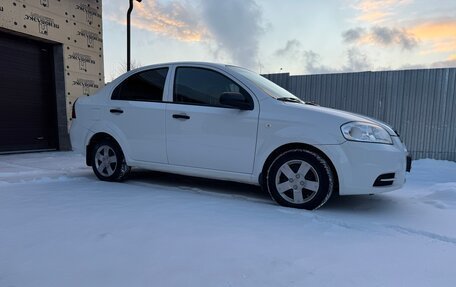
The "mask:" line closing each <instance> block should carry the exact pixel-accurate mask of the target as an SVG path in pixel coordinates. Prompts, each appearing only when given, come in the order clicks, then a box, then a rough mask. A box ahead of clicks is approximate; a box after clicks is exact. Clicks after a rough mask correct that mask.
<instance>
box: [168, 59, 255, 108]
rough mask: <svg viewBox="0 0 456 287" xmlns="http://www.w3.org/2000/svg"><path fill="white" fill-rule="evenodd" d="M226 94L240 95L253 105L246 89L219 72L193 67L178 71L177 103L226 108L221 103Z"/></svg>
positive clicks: (176, 84) (175, 88) (175, 87)
mask: <svg viewBox="0 0 456 287" xmlns="http://www.w3.org/2000/svg"><path fill="white" fill-rule="evenodd" d="M225 93H240V94H242V95H244V97H245V100H246V101H247V102H248V103H252V98H251V97H250V95H249V94H248V93H247V91H246V90H245V89H243V88H242V87H241V86H239V85H238V84H236V83H235V82H234V81H233V80H231V79H229V78H228V77H226V76H224V75H222V74H220V73H218V72H215V71H213V70H209V69H204V68H191V67H181V68H177V69H176V77H175V80H174V102H175V103H183V104H196V105H204V106H215V107H225V106H224V105H222V104H221V103H220V97H221V96H222V95H223V94H225Z"/></svg>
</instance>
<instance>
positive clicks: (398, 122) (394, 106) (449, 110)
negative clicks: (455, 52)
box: [264, 68, 456, 161]
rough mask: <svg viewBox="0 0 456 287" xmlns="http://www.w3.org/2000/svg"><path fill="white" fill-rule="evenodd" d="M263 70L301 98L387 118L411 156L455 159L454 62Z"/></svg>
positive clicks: (384, 119)
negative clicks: (336, 70) (296, 72)
mask: <svg viewBox="0 0 456 287" xmlns="http://www.w3.org/2000/svg"><path fill="white" fill-rule="evenodd" d="M264 76H265V77H266V78H268V79H270V80H271V81H273V82H275V83H277V84H278V85H280V86H282V87H283V88H285V89H287V90H288V91H290V92H291V93H293V94H294V95H296V96H298V97H299V98H301V99H303V100H305V101H313V102H316V103H318V104H320V105H321V106H325V107H331V108H336V109H341V110H346V111H350V112H355V113H359V114H363V115H368V116H371V117H374V118H377V119H380V120H382V121H384V122H386V123H389V124H390V125H391V126H393V127H394V128H395V129H396V130H397V131H399V133H400V135H401V138H402V140H403V141H404V142H405V144H406V145H407V148H408V150H409V151H410V152H411V154H412V155H413V157H414V158H415V159H419V158H434V159H446V160H452V161H456V68H448V69H424V70H406V71H385V72H361V73H343V74H325V75H301V76H290V75H289V74H288V73H280V74H268V75H264Z"/></svg>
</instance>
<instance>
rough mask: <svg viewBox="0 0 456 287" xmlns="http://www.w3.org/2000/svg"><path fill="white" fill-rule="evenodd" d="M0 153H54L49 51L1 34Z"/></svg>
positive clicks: (18, 38) (50, 59) (26, 40)
mask: <svg viewBox="0 0 456 287" xmlns="http://www.w3.org/2000/svg"><path fill="white" fill-rule="evenodd" d="M0 67H1V69H0V153H4V152H12V151H27V150H43V149H55V148H56V146H57V141H56V132H57V128H56V116H55V114H56V113H55V110H56V109H55V93H54V87H53V69H52V67H53V65H52V47H51V46H50V45H48V44H43V43H40V42H36V41H33V40H28V39H23V38H21V37H18V36H12V35H8V34H5V33H0Z"/></svg>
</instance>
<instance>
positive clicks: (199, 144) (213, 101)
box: [165, 67, 259, 174]
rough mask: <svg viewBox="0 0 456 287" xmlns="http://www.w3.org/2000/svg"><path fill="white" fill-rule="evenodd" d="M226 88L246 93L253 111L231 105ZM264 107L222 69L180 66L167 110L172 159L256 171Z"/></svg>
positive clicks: (198, 165)
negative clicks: (225, 98) (223, 100)
mask: <svg viewBox="0 0 456 287" xmlns="http://www.w3.org/2000/svg"><path fill="white" fill-rule="evenodd" d="M223 93H242V94H244V95H246V96H247V97H248V99H249V100H250V101H251V102H252V103H253V105H254V108H253V110H239V109H234V108H228V107H226V106H223V105H222V104H221V103H220V100H219V98H220V96H221V95H222V94H223ZM258 115H259V108H258V104H257V102H256V100H255V98H254V97H252V96H251V95H249V94H248V92H247V91H246V90H245V89H244V88H242V87H241V85H239V84H238V83H236V82H235V81H234V80H232V79H230V78H229V77H228V76H227V75H223V74H222V73H221V72H218V71H215V70H211V69H206V68H198V67H178V68H177V69H176V71H175V78H174V88H173V103H171V104H168V105H167V109H166V120H165V122H166V142H167V152H168V160H169V163H170V164H173V165H179V166H186V167H195V168H204V169H211V170H219V171H228V172H237V173H247V174H249V173H252V171H253V162H254V159H255V146H256V137H257V126H258Z"/></svg>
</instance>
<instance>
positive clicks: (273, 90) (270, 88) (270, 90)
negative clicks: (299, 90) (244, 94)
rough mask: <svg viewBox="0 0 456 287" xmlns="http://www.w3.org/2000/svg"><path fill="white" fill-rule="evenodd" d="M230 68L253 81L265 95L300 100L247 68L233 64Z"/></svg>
mask: <svg viewBox="0 0 456 287" xmlns="http://www.w3.org/2000/svg"><path fill="white" fill-rule="evenodd" d="M228 68H230V69H231V70H234V71H235V72H237V73H239V74H241V75H243V76H244V77H246V78H247V79H249V80H250V81H251V82H252V83H254V84H255V85H256V86H257V87H258V88H260V89H262V90H263V91H264V92H265V93H266V94H267V95H269V96H271V97H273V98H275V99H280V98H293V99H296V100H298V101H300V102H301V100H300V99H299V98H298V97H296V96H295V95H293V94H292V93H290V92H289V91H287V90H285V89H284V88H282V87H280V86H278V85H276V84H274V83H273V82H271V81H269V80H268V79H266V78H265V77H263V76H261V75H258V74H257V73H255V72H252V71H249V70H247V69H244V68H241V67H235V66H228Z"/></svg>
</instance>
